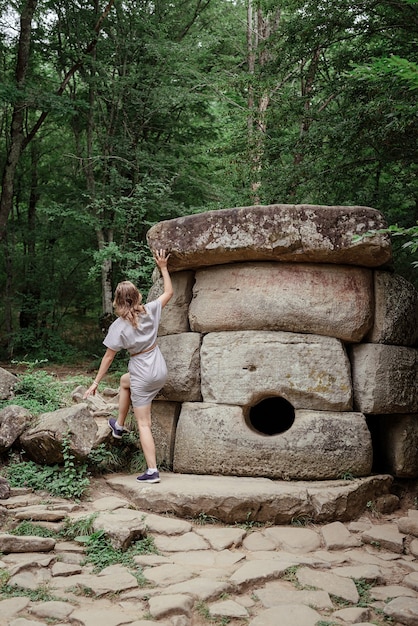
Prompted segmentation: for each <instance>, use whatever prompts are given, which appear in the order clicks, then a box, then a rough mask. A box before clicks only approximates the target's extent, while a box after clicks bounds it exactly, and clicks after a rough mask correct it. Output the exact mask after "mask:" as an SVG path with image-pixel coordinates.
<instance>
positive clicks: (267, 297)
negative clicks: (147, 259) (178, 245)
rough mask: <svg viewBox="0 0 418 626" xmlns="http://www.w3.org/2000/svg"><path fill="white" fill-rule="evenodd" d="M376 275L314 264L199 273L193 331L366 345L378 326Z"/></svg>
mask: <svg viewBox="0 0 418 626" xmlns="http://www.w3.org/2000/svg"><path fill="white" fill-rule="evenodd" d="M372 296H373V284H372V272H371V271H370V270H367V269H364V268H357V267H348V266H338V265H326V264H323V265H313V264H308V263H306V264H305V263H299V264H298V263H236V264H233V265H220V266H218V267H212V268H210V269H205V270H199V271H197V272H196V282H195V285H194V287H193V300H192V302H191V304H190V309H189V319H190V327H191V329H192V330H193V331H198V332H202V333H208V332H213V331H223V330H284V331H291V332H300V333H312V334H315V335H327V336H330V337H337V338H339V339H341V340H343V341H347V342H357V341H360V340H361V339H362V338H363V337H364V335H365V333H366V332H367V331H368V330H369V328H370V326H371V324H372V316H373V297H372Z"/></svg>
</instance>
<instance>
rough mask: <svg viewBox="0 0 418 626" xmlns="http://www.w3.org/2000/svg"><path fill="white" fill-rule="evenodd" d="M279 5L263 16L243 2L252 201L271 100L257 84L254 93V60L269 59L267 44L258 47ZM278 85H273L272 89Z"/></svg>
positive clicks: (277, 15) (273, 24) (256, 201)
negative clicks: (257, 93) (244, 8)
mask: <svg viewBox="0 0 418 626" xmlns="http://www.w3.org/2000/svg"><path fill="white" fill-rule="evenodd" d="M280 15H281V12H280V9H277V10H276V11H275V12H274V13H272V14H269V15H267V16H266V17H264V16H263V14H262V10H261V9H260V8H258V9H257V11H254V7H253V0H248V6H247V63H248V73H249V75H250V81H249V85H248V121H247V128H248V146H249V152H250V163H251V181H250V188H251V199H252V203H253V204H260V200H261V198H260V187H261V170H262V163H263V156H264V141H265V134H266V114H267V109H268V107H269V104H270V100H271V93H270V92H269V91H268V90H267V89H264V88H263V87H262V86H260V85H259V88H260V95H259V96H258V98H256V96H255V88H254V86H255V85H254V84H255V73H256V64H257V62H258V65H259V66H260V67H263V66H264V65H265V64H266V62H267V61H268V60H269V55H270V53H269V51H268V48H267V46H265V45H264V49H260V42H262V43H263V44H265V42H266V41H267V40H268V39H269V38H270V37H271V35H272V34H273V33H274V32H276V30H277V29H278V27H279V22H280ZM277 88H278V87H275V88H274V89H273V91H275V90H276V89H277Z"/></svg>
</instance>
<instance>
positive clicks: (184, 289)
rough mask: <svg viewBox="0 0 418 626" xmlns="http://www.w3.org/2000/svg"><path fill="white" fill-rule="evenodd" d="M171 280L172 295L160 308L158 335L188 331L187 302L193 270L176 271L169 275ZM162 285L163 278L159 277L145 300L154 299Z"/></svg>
mask: <svg viewBox="0 0 418 626" xmlns="http://www.w3.org/2000/svg"><path fill="white" fill-rule="evenodd" d="M171 281H172V283H173V290H174V295H173V297H172V298H171V300H170V301H169V303H168V304H167V305H166V306H165V307H164V308H163V310H162V313H161V320H160V325H159V327H158V335H159V336H162V335H175V334H177V333H187V332H189V331H190V326H189V304H190V301H191V299H192V287H193V283H194V272H176V273H174V274H172V275H171ZM163 285H164V283H163V280H162V278H160V277H159V278H158V279H157V280H156V281H155V282H154V283H153V285H152V287H151V289H150V290H149V292H148V298H147V302H151V300H156V298H158V296H160V295H161V294H162V293H163V291H164V287H163Z"/></svg>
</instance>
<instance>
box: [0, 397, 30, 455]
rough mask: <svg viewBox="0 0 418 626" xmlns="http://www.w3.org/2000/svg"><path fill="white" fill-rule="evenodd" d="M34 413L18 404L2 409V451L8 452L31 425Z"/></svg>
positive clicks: (0, 446) (0, 430)
mask: <svg viewBox="0 0 418 626" xmlns="http://www.w3.org/2000/svg"><path fill="white" fill-rule="evenodd" d="M32 419H33V418H32V414H31V413H30V411H28V410H27V409H25V408H23V407H22V406H18V405H13V404H12V405H10V406H6V407H5V408H4V409H2V410H1V411H0V452H6V451H7V450H8V449H9V448H10V447H11V446H12V445H13V444H14V442H15V441H16V440H17V439H19V437H20V435H21V434H22V433H23V432H24V431H25V429H26V428H27V427H28V426H29V424H30V422H31V420H32Z"/></svg>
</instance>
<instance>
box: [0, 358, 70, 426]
mask: <svg viewBox="0 0 418 626" xmlns="http://www.w3.org/2000/svg"><path fill="white" fill-rule="evenodd" d="M32 369H33V366H30V369H29V370H28V372H27V373H26V374H24V375H23V376H21V377H19V380H18V383H17V385H16V386H15V389H14V392H15V397H14V398H13V399H11V400H7V401H5V402H3V403H2V406H6V405H9V404H17V405H19V406H23V407H25V408H26V409H28V410H29V411H30V412H31V413H32V414H34V415H38V414H39V413H46V412H49V411H56V410H57V409H60V408H62V407H63V405H64V391H63V387H62V384H61V383H60V382H59V381H58V380H57V379H56V378H54V377H53V376H51V375H50V374H48V373H47V372H45V371H44V370H42V369H39V370H36V371H32Z"/></svg>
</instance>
